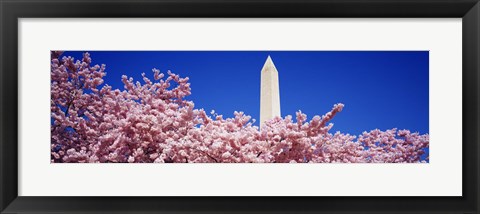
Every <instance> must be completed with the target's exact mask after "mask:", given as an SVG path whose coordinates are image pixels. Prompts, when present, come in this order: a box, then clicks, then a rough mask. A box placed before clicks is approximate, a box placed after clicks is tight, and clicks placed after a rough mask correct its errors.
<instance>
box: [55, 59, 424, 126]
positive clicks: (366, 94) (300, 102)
mask: <svg viewBox="0 0 480 214" xmlns="http://www.w3.org/2000/svg"><path fill="white" fill-rule="evenodd" d="M83 52H84V51H67V52H65V53H64V54H63V56H73V57H75V58H76V59H80V58H81V56H82V53H83ZM88 52H89V53H90V54H91V57H92V60H93V63H94V64H106V65H107V70H106V71H107V76H106V77H105V78H104V79H105V83H107V84H109V85H111V86H112V87H113V88H119V89H121V90H123V89H124V88H123V83H122V82H121V76H122V75H123V74H125V75H127V76H131V77H133V78H134V79H135V80H136V81H140V82H142V81H143V80H142V79H141V73H142V72H145V73H146V74H147V76H149V77H150V79H153V75H152V74H153V73H152V72H151V70H152V68H157V69H160V71H161V72H164V73H166V72H167V70H171V71H172V72H174V73H177V74H179V75H180V76H182V77H185V76H188V77H189V78H190V83H191V88H192V95H190V96H189V97H187V99H189V100H193V101H194V103H195V107H196V108H203V109H205V110H206V111H207V112H210V111H211V110H212V109H214V110H215V111H216V112H217V113H219V114H223V115H224V118H225V117H232V116H233V112H234V111H244V112H245V113H246V114H248V115H251V116H252V117H253V118H255V119H257V122H256V125H258V118H259V114H260V71H261V69H262V66H263V64H264V62H265V60H266V58H267V56H268V55H270V56H271V57H272V59H273V62H274V63H275V66H276V68H277V69H278V72H279V81H280V103H281V111H282V116H286V115H293V116H294V115H295V112H296V111H298V110H302V112H304V113H306V114H307V115H308V118H309V119H310V118H312V117H313V116H314V115H323V114H325V113H326V112H328V111H329V110H330V109H331V108H332V106H333V105H334V104H335V103H343V104H345V108H344V109H343V111H342V112H341V113H339V114H338V115H337V116H336V117H335V118H334V119H333V120H332V122H333V123H334V124H335V125H334V127H333V131H342V132H344V133H350V134H353V135H359V134H361V133H362V132H363V131H370V130H372V129H375V128H379V129H381V130H385V129H390V128H400V129H409V130H411V131H413V132H420V133H421V134H425V133H428V127H429V124H428V120H429V118H428V109H429V102H428V100H429V97H428V94H429V91H428V89H429V82H428V77H429V76H428V75H429V53H428V51H88Z"/></svg>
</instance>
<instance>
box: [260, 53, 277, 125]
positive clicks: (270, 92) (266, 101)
mask: <svg viewBox="0 0 480 214" xmlns="http://www.w3.org/2000/svg"><path fill="white" fill-rule="evenodd" d="M260 82H261V83H260V127H262V125H263V124H264V123H265V121H268V120H271V119H273V118H274V117H277V116H279V117H280V91H279V87H278V71H277V68H275V65H274V64H273V61H272V58H271V57H270V56H268V58H267V60H266V61H265V64H264V65H263V68H262V74H261V81H260Z"/></svg>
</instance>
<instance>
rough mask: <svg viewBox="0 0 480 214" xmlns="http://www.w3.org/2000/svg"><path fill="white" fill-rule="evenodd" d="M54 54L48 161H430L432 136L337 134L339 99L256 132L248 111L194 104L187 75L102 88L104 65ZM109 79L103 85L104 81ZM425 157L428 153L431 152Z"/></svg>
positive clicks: (157, 74)
mask: <svg viewBox="0 0 480 214" xmlns="http://www.w3.org/2000/svg"><path fill="white" fill-rule="evenodd" d="M61 54H62V52H55V51H54V52H52V53H51V58H52V59H51V162H54V163H111V162H114V163H133V162H135V163H300V162H302V163H413V162H426V161H425V158H421V157H422V155H424V153H425V150H426V149H428V147H429V135H428V134H424V135H420V134H419V133H412V132H410V131H408V130H397V129H395V128H394V129H390V130H386V131H380V130H372V131H370V132H364V133H363V134H361V135H360V136H353V135H349V134H343V133H340V132H336V133H331V132H330V130H331V128H332V126H333V124H332V123H330V121H331V120H332V118H333V117H334V116H335V115H336V114H337V113H339V112H341V111H342V108H343V107H344V105H343V104H341V103H339V104H335V105H334V106H333V108H332V110H331V111H330V112H328V113H326V114H325V115H323V116H314V117H313V118H312V119H311V120H309V121H307V116H306V115H305V114H303V113H302V112H300V111H299V112H297V113H296V118H295V119H296V120H295V121H294V120H293V118H292V116H286V117H285V118H280V117H276V118H274V119H272V120H270V121H267V122H266V123H265V124H263V125H262V128H261V129H260V128H259V127H258V126H255V125H253V124H254V120H252V119H251V117H250V116H248V115H245V114H244V113H243V112H235V113H234V117H233V118H223V116H222V115H218V114H215V113H214V112H213V111H212V112H211V113H210V114H207V113H206V112H205V110H203V109H195V108H194V103H193V102H192V101H189V100H187V99H185V97H186V96H188V95H190V94H191V89H190V83H189V82H188V80H189V79H188V77H186V78H182V77H180V76H179V75H177V74H174V73H172V72H170V71H168V72H167V74H166V75H165V74H163V73H161V72H160V71H159V70H157V69H153V80H151V79H149V78H148V77H147V75H145V74H142V76H143V83H140V82H134V80H133V79H132V78H128V77H127V76H123V77H122V82H123V84H124V90H119V89H113V88H112V87H111V86H109V85H107V84H104V85H103V82H104V81H103V77H105V76H106V72H105V65H101V66H100V65H92V59H91V58H90V55H89V54H88V53H84V55H83V58H82V59H81V60H76V61H75V60H74V59H73V58H72V57H62V58H60V55H61ZM102 85H103V86H102ZM426 160H428V157H427V158H426Z"/></svg>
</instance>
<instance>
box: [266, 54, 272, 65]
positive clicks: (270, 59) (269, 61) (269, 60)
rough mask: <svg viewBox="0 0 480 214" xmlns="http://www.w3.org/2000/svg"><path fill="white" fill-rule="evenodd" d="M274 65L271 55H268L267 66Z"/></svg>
mask: <svg viewBox="0 0 480 214" xmlns="http://www.w3.org/2000/svg"><path fill="white" fill-rule="evenodd" d="M267 63H268V64H273V60H272V57H270V55H268V57H267V60H266V61H265V64H267Z"/></svg>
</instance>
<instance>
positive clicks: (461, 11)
mask: <svg viewBox="0 0 480 214" xmlns="http://www.w3.org/2000/svg"><path fill="white" fill-rule="evenodd" d="M0 14H1V17H0V18H1V28H0V30H1V43H0V45H1V46H0V49H1V53H0V54H1V56H0V60H1V61H0V65H1V72H0V81H1V83H0V84H1V87H0V94H1V96H0V104H1V105H0V108H1V109H0V118H1V119H0V127H1V128H0V143H1V144H0V146H1V150H0V161H1V163H0V210H1V213H147V212H148V213H156V212H158V213H190V212H196V213H478V212H479V208H480V207H479V204H480V203H479V202H480V201H479V192H480V191H479V190H480V185H479V182H478V180H479V160H480V159H479V154H480V150H479V133H480V130H479V126H478V124H479V91H480V88H479V66H480V60H479V57H480V54H479V53H480V46H479V44H480V43H479V40H480V35H479V34H480V26H479V24H480V22H479V19H480V4H479V3H478V0H406V1H400V0H257V1H253V0H243V1H240V0H197V1H194V0H142V1H135V0H119V1H108V0H101V1H93V0H38V1H33V0H0ZM22 17H28V18H56V17H59V18H60V17H66V18H72V17H75V18H77V17H78V18H84V17H90V18H119V17H124V18H134V17H218V18H231V17H257V18H264V17H273V18H275V17H346V18H347V17H348V18H365V17H369V18H381V17H395V18H418V17H420V18H443V17H458V18H462V20H463V21H462V37H463V38H462V40H463V41H462V43H463V44H462V48H463V53H462V54H463V60H462V63H463V73H462V84H463V85H462V90H463V92H462V100H463V101H462V105H463V115H462V119H463V122H462V125H463V133H462V137H463V142H462V143H463V158H462V161H463V169H462V172H463V175H462V176H463V183H462V185H463V188H462V190H463V196H462V197H22V196H18V189H17V187H18V180H17V179H18V168H17V167H18V163H17V159H18V148H17V142H18V136H17V133H18V125H19V124H18V84H19V83H18V64H17V63H18V19H19V18H22ZM446 42H448V41H446ZM446 125H448V124H446ZM39 185H42V184H39ZM439 188H441V187H439Z"/></svg>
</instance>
